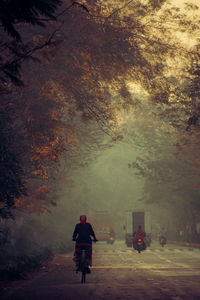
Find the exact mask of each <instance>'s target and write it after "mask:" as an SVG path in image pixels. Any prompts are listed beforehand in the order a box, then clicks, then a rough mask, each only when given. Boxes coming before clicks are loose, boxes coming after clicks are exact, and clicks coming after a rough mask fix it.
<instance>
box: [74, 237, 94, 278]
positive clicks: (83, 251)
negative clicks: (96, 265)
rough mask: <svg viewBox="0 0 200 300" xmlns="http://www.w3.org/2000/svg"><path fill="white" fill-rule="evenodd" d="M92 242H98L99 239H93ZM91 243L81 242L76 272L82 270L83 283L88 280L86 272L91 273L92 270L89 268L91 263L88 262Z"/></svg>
mask: <svg viewBox="0 0 200 300" xmlns="http://www.w3.org/2000/svg"><path fill="white" fill-rule="evenodd" d="M92 242H95V243H96V242H97V240H95V241H92ZM91 247H92V245H91V244H88V243H80V244H79V249H78V269H77V270H76V273H78V272H81V273H82V276H81V283H85V282H86V274H90V273H91V271H90V269H89V264H88V256H89V255H90V252H91V250H92V249H91Z"/></svg>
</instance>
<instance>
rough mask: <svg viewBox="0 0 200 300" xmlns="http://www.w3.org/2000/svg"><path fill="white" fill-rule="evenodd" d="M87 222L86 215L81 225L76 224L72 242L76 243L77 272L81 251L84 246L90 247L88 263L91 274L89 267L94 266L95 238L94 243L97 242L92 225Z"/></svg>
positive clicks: (81, 217)
mask: <svg viewBox="0 0 200 300" xmlns="http://www.w3.org/2000/svg"><path fill="white" fill-rule="evenodd" d="M86 221H87V217H86V215H81V216H80V223H78V224H76V226H75V229H74V233H73V236H72V240H73V241H75V242H76V244H75V250H74V258H73V260H74V261H75V263H76V267H77V270H76V271H79V249H80V247H81V246H82V245H87V246H88V252H87V261H88V273H90V272H91V271H90V269H89V266H92V239H91V236H92V237H93V240H94V242H97V239H96V236H95V233H94V230H93V228H92V225H91V224H90V223H88V222H86Z"/></svg>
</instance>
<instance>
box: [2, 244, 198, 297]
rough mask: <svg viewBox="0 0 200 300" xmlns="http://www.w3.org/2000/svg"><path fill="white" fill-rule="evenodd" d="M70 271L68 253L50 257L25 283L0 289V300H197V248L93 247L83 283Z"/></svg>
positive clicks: (169, 246)
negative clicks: (90, 266)
mask: <svg viewBox="0 0 200 300" xmlns="http://www.w3.org/2000/svg"><path fill="white" fill-rule="evenodd" d="M80 279H81V274H76V273H75V272H74V264H73V262H72V253H69V254H62V255H61V254H59V255H56V256H55V258H54V259H53V261H51V262H50V263H48V265H47V266H46V267H43V268H42V269H41V270H40V271H39V272H36V273H35V274H33V275H32V278H30V279H29V280H24V281H18V282H14V283H12V284H10V286H7V287H4V288H3V289H2V291H1V299H2V300H6V299H15V300H18V299H20V300H22V299H26V300H27V299H28V300H32V299H45V300H46V299H51V300H53V299H63V300H64V299H65V300H71V299H73V300H74V299H87V300H90V299H91V300H92V299H98V300H100V299H101V300H103V299H105V300H108V299H111V300H113V299H133V297H134V300H135V299H168V300H169V299H188V300H189V299H200V285H199V282H200V249H197V248H190V247H183V246H177V245H172V244H167V245H166V246H165V247H164V248H162V247H161V246H160V245H159V244H158V243H157V242H154V243H152V246H151V247H150V248H148V249H147V250H146V251H144V252H142V253H140V254H139V253H137V252H136V251H134V250H133V249H132V248H127V246H126V245H125V243H124V241H116V242H115V243H114V244H113V245H107V244H106V243H103V242H98V243H97V244H95V245H94V246H93V267H92V273H91V274H90V275H88V276H87V279H86V280H87V282H86V284H81V283H80Z"/></svg>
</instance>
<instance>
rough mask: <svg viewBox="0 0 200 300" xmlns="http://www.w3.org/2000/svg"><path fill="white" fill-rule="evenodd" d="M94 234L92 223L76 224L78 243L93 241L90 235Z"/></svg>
mask: <svg viewBox="0 0 200 300" xmlns="http://www.w3.org/2000/svg"><path fill="white" fill-rule="evenodd" d="M91 235H92V236H93V235H94V231H93V229H92V226H91V224H90V223H87V222H86V223H85V224H82V223H78V224H76V227H75V230H74V237H76V236H77V238H76V241H77V242H78V243H91V242H92V239H91V237H90V236H91Z"/></svg>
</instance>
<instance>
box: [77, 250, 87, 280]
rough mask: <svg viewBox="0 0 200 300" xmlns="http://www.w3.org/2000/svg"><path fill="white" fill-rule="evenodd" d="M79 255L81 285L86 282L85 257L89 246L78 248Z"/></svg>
mask: <svg viewBox="0 0 200 300" xmlns="http://www.w3.org/2000/svg"><path fill="white" fill-rule="evenodd" d="M79 251H80V253H79V257H80V259H79V270H80V272H81V273H82V276H81V283H85V282H86V274H87V273H88V270H89V267H88V261H87V256H88V251H89V246H88V245H84V246H81V247H80V250H79Z"/></svg>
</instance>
